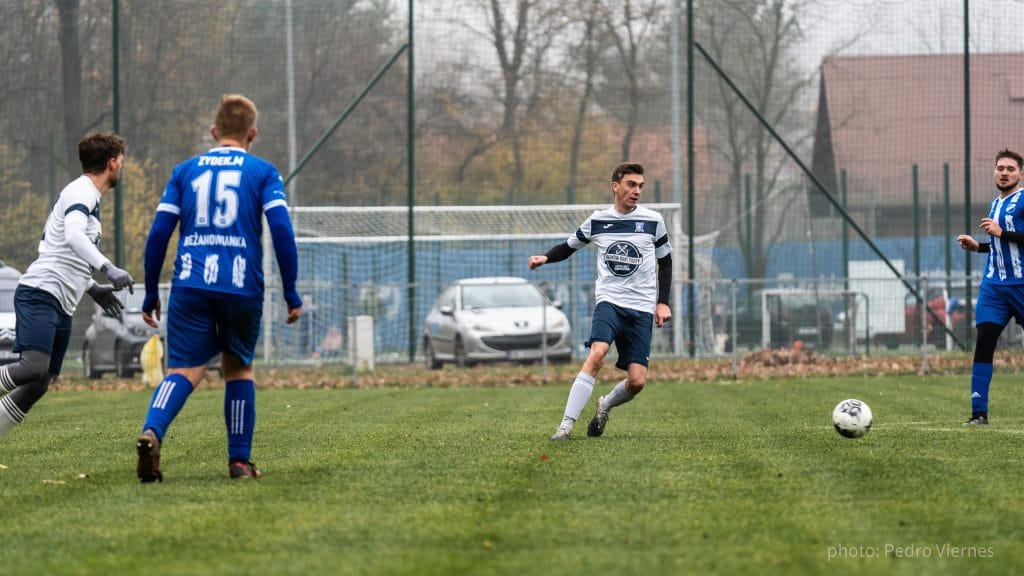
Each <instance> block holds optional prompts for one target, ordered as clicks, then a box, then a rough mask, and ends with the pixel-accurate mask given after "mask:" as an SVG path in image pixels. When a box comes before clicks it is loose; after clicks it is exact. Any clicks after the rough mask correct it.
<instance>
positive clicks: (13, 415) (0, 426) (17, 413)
mask: <svg viewBox="0 0 1024 576" xmlns="http://www.w3.org/2000/svg"><path fill="white" fill-rule="evenodd" d="M24 419H25V413H24V412H22V411H21V409H20V408H18V406H17V405H16V404H15V403H14V402H13V401H12V400H11V399H10V398H8V397H6V396H4V397H3V398H0V436H3V435H4V434H6V433H7V431H8V430H10V429H11V428H14V426H15V424H18V423H19V422H21V421H22V420H24Z"/></svg>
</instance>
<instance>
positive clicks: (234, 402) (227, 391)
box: [224, 380, 256, 462]
mask: <svg viewBox="0 0 1024 576" xmlns="http://www.w3.org/2000/svg"><path fill="white" fill-rule="evenodd" d="M224 386H225V388H224V422H225V423H226V424H227V427H228V462H234V461H235V460H242V461H244V462H248V461H249V455H250V453H251V452H252V432H253V427H255V425H256V384H255V383H254V382H253V381H252V380H232V381H231V382H228V383H226V384H225V385H224Z"/></svg>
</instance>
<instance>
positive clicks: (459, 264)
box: [266, 204, 717, 360]
mask: <svg viewBox="0 0 1024 576" xmlns="http://www.w3.org/2000/svg"><path fill="white" fill-rule="evenodd" d="M645 206H646V207H648V208H650V209H652V210H656V211H658V212H659V213H661V214H662V216H663V218H664V219H665V223H666V226H667V227H668V230H669V238H670V241H671V243H672V246H673V250H674V253H673V276H674V281H673V284H674V290H673V302H672V309H673V315H674V321H673V322H672V329H671V331H670V332H668V333H665V332H664V331H661V330H656V331H655V342H654V345H653V348H654V350H652V352H655V353H663V354H673V355H683V354H685V353H686V352H687V351H686V343H687V342H689V341H693V342H694V344H695V345H696V347H697V349H698V350H699V351H702V352H705V351H706V352H709V353H710V352H711V351H713V349H714V327H713V323H712V319H713V316H712V297H711V296H712V294H711V292H712V291H713V283H712V282H698V283H697V286H698V287H699V288H698V291H697V294H696V302H697V306H696V309H697V326H698V329H697V332H696V334H695V335H694V337H693V338H691V337H690V336H689V335H688V334H687V332H688V322H687V320H686V314H687V311H686V306H687V295H686V290H685V287H686V285H687V282H686V281H687V280H688V278H689V274H688V272H687V269H686V268H687V260H688V258H687V242H688V238H687V236H686V235H685V234H684V233H683V229H682V217H681V216H682V210H681V208H680V206H679V205H678V204H645ZM606 207H607V205H605V204H601V205H531V206H416V207H415V208H414V209H413V211H412V221H411V222H410V211H409V209H408V208H407V207H401V206H394V207H390V206H389V207H376V206H358V207H338V206H303V207H296V208H292V210H291V215H292V222H293V225H294V228H295V233H296V241H297V243H298V247H299V290H300V292H303V293H307V294H312V299H313V301H315V302H316V303H317V305H318V307H319V308H318V317H319V318H320V320H319V321H320V322H323V323H324V326H320V327H314V328H313V330H315V331H318V330H322V329H324V327H325V326H326V325H327V324H332V325H333V324H338V323H344V322H345V321H346V319H347V317H348V316H349V315H350V314H352V313H353V312H354V311H356V312H360V313H370V314H373V315H375V316H376V318H375V326H376V327H377V331H378V334H377V335H376V338H377V342H376V344H377V349H378V351H379V353H382V354H383V355H384V356H385V359H387V356H388V354H389V352H390V354H391V356H395V357H396V358H395V359H396V360H397V359H399V358H398V357H400V356H401V355H402V352H401V351H400V350H398V349H405V348H407V346H404V345H403V344H404V343H405V342H408V341H410V333H409V331H410V330H414V331H415V330H416V326H417V325H418V324H419V323H421V322H422V319H423V317H424V316H425V315H426V313H427V311H428V309H429V307H430V304H431V303H432V301H433V298H434V297H435V296H436V294H437V293H438V291H439V290H440V289H441V288H442V287H443V286H444V285H445V284H447V283H448V282H450V281H452V280H455V279H458V278H462V277H472V276H522V277H525V278H528V279H531V280H535V281H537V282H538V283H546V285H547V286H548V290H549V293H550V294H551V295H552V297H553V298H555V299H557V300H560V301H561V302H562V303H563V306H565V311H566V313H567V314H568V315H569V317H570V321H571V322H572V328H573V331H574V340H576V341H579V342H582V341H583V340H585V339H586V338H585V335H586V334H587V333H589V328H590V314H591V313H592V308H593V302H592V300H593V282H594V280H595V279H596V256H594V254H593V253H592V252H591V253H587V252H584V253H581V254H579V255H577V256H575V257H573V258H571V259H570V260H569V261H568V262H566V263H561V264H560V265H558V266H545V267H542V268H540V269H537V270H535V271H530V270H529V268H528V266H527V259H528V257H529V256H530V255H531V254H540V253H544V252H545V251H547V250H548V248H550V247H551V246H552V245H554V244H556V243H557V242H559V241H561V240H564V239H566V238H568V237H569V235H570V234H572V233H573V232H574V231H575V230H576V229H577V228H578V227H579V225H580V224H582V223H583V221H584V220H585V219H586V218H588V217H589V216H590V215H591V214H592V213H593V212H594V210H599V209H603V208H606ZM410 224H411V226H410ZM410 228H411V229H412V234H413V238H412V240H413V245H414V246H415V252H414V253H413V261H414V266H415V275H414V277H413V278H414V279H413V283H412V284H411V285H410V283H409V274H408V263H409V245H410V243H409V233H410ZM716 237H717V233H715V234H709V235H704V236H701V237H698V238H696V242H695V244H696V267H697V270H696V278H697V279H698V280H704V279H706V280H710V279H711V278H712V274H713V273H712V268H713V264H712V251H713V248H714V243H715V240H716ZM266 276H267V282H268V283H270V282H276V281H278V280H277V275H276V273H274V274H271V273H270V270H269V268H268V274H267V275H266ZM368 286H370V287H373V290H374V291H375V294H376V296H375V298H378V300H380V301H378V300H375V301H374V303H375V304H378V305H377V307H376V308H374V309H372V310H369V311H367V309H366V306H365V305H364V304H365V300H366V298H367V297H366V293H367V287H368ZM343 293H344V294H343ZM410 294H414V295H415V296H414V301H410V300H409V298H410V297H409V295H410ZM342 297H343V298H344V299H345V301H344V302H343V303H339V302H338V301H339V299H340V298H342ZM332 301H333V302H332ZM357 309H358V310H357ZM275 313H276V312H275ZM410 314H411V315H412V318H411V319H410ZM342 332H344V330H342ZM413 336H415V335H413ZM318 337H319V334H314V335H312V336H311V337H310V340H315V339H316V338H318ZM302 352H303V351H299V352H298V353H302ZM420 353H421V351H418V352H417V354H420ZM274 354H275V355H279V352H278V351H275V352H274Z"/></svg>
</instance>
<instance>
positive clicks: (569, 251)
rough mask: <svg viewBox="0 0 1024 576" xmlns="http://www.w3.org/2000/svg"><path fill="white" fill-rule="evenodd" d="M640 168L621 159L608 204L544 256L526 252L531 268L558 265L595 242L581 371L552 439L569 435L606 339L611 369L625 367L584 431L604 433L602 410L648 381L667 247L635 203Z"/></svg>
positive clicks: (661, 225) (664, 310) (665, 289)
mask: <svg viewBox="0 0 1024 576" xmlns="http://www.w3.org/2000/svg"><path fill="white" fill-rule="evenodd" d="M643 187H644V167H643V166H642V165H640V164H634V163H624V164H619V165H618V166H616V167H615V170H614V171H613V172H612V194H613V195H614V197H615V203H614V205H612V206H611V207H610V208H606V209H604V210H596V211H595V212H594V213H593V214H592V215H591V216H590V217H589V218H587V219H586V220H585V221H584V222H583V224H581V225H580V227H579V229H578V230H576V233H575V234H573V235H572V236H569V238H568V239H567V240H566V241H565V242H563V243H561V244H558V245H556V246H554V247H553V248H551V249H550V250H548V252H547V253H546V254H541V255H534V256H530V260H529V265H530V269H531V270H534V269H536V268H538V267H540V266H543V265H544V264H550V263H553V262H561V261H562V260H565V259H567V258H569V257H570V256H572V255H573V253H575V252H576V250H578V249H579V248H582V247H584V246H586V245H588V244H594V245H595V246H597V270H598V274H597V284H596V286H595V287H594V295H595V303H596V304H595V306H594V315H593V321H592V322H591V328H590V340H589V341H588V342H587V345H588V346H589V347H590V353H589V354H588V355H587V359H586V361H585V362H584V363H583V368H582V369H581V370H580V373H579V374H577V375H576V379H575V381H574V382H573V384H572V388H571V389H570V390H569V399H568V400H567V401H566V404H565V414H564V415H563V417H562V422H561V424H559V425H558V428H557V429H556V430H555V433H554V435H553V436H551V439H552V440H568V439H569V438H570V436H571V434H572V429H573V426H574V425H575V423H576V420H578V419H579V417H580V412H582V411H583V407H584V406H586V405H587V402H589V401H590V395H591V393H592V392H593V390H594V383H595V381H596V379H597V375H598V373H599V372H600V371H601V368H602V366H604V359H605V356H607V355H608V351H609V349H610V348H611V345H612V343H614V344H615V348H616V350H617V351H618V353H619V358H618V360H617V361H616V363H615V366H616V367H617V368H619V369H620V370H625V371H626V378H625V379H623V380H622V381H620V382H619V383H618V384H616V385H615V387H614V388H613V389H612V390H611V392H609V393H608V394H607V395H604V396H601V397H600V398H598V400H597V413H596V414H595V415H594V417H593V419H592V420H591V421H590V424H589V426H587V436H592V437H596V436H600V435H602V434H604V428H605V424H606V423H607V422H608V413H609V412H610V411H611V409H612V408H614V407H616V406H618V405H620V404H624V403H626V402H629V401H630V400H632V399H633V398H634V397H636V395H637V394H639V393H640V391H641V390H643V389H644V384H646V382H647V364H648V362H649V356H650V353H651V335H652V331H653V326H655V325H656V326H658V327H661V326H662V324H664V323H665V322H667V321H668V320H670V319H671V318H672V310H671V309H670V308H669V305H668V301H669V294H670V288H671V284H672V246H671V244H669V242H668V231H667V230H666V229H665V221H664V220H663V219H662V217H661V214H658V213H657V212H655V211H653V210H649V209H647V208H644V207H642V206H639V205H638V203H639V202H640V193H641V191H642V190H643Z"/></svg>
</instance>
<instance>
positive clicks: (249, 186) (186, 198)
mask: <svg viewBox="0 0 1024 576" xmlns="http://www.w3.org/2000/svg"><path fill="white" fill-rule="evenodd" d="M277 206H285V207H287V201H286V200H285V194H284V183H283V182H282V180H281V175H280V174H279V173H278V171H277V169H276V168H274V165H273V164H271V163H270V162H267V161H266V160H263V159H262V158H259V157H257V156H253V155H252V154H249V153H247V152H246V151H245V150H243V149H241V148H235V147H228V146H222V147H219V148H214V149H212V150H210V151H209V152H207V153H205V154H201V155H199V156H196V157H195V158H192V159H191V160H188V161H186V162H183V163H182V164H179V165H178V166H177V167H176V168H175V169H174V173H173V174H172V175H171V180H170V182H168V183H167V189H166V190H164V195H163V197H162V198H161V199H160V205H159V206H158V207H157V211H158V212H159V211H164V212H170V213H172V214H176V215H177V216H178V217H179V238H178V255H177V257H176V258H175V260H174V277H173V279H172V281H171V286H172V287H173V286H187V287H190V288H201V289H204V290H214V291H217V292H229V293H234V294H242V295H246V296H255V297H259V298H262V297H263V247H262V244H261V237H262V235H263V213H264V212H266V211H267V210H270V209H271V208H274V207H277Z"/></svg>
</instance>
